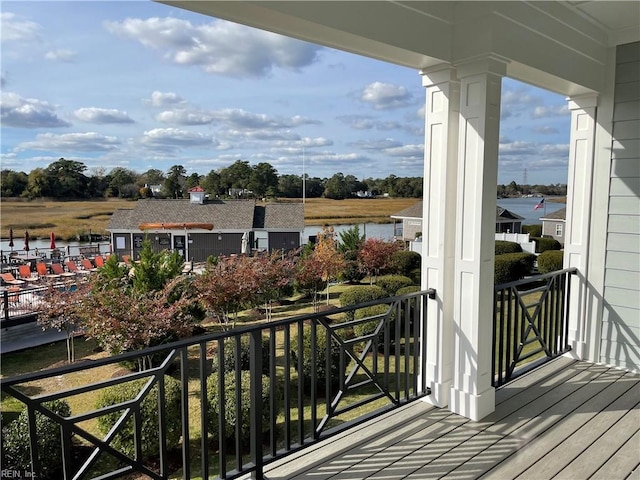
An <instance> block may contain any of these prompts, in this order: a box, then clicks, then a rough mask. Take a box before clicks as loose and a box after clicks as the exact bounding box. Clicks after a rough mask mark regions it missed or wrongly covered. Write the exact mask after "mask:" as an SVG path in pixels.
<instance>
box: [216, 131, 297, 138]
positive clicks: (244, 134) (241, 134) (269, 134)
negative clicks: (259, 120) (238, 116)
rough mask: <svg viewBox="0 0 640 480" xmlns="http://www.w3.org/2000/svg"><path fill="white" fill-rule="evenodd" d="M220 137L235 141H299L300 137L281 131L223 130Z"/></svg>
mask: <svg viewBox="0 0 640 480" xmlns="http://www.w3.org/2000/svg"><path fill="white" fill-rule="evenodd" d="M220 136H221V137H223V138H228V139H230V140H235V141H273V140H287V141H294V140H299V139H300V135H298V134H297V133H293V132H291V131H282V130H234V129H229V130H223V131H221V132H220Z"/></svg>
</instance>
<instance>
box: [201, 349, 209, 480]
mask: <svg viewBox="0 0 640 480" xmlns="http://www.w3.org/2000/svg"><path fill="white" fill-rule="evenodd" d="M199 355H200V358H199V360H200V454H201V457H200V463H201V465H202V467H201V468H202V478H209V447H208V443H209V395H208V389H207V378H208V377H209V365H208V363H209V362H208V361H207V342H200V345H199Z"/></svg>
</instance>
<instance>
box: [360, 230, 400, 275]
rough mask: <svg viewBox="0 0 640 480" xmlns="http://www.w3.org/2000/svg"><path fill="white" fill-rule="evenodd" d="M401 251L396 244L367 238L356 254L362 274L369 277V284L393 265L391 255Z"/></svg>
mask: <svg viewBox="0 0 640 480" xmlns="http://www.w3.org/2000/svg"><path fill="white" fill-rule="evenodd" d="M400 249H401V246H400V244H399V243H397V242H385V241H384V240H380V239H379V238H368V239H367V240H366V241H365V242H364V244H363V245H362V248H361V249H360V253H359V254H358V259H359V261H360V264H361V265H362V268H363V270H364V272H365V273H366V274H367V275H369V277H370V278H369V282H370V283H371V284H373V280H374V279H375V277H376V276H378V275H380V273H382V272H384V271H385V270H386V269H388V268H390V267H392V265H393V254H394V253H395V252H397V251H398V250H400Z"/></svg>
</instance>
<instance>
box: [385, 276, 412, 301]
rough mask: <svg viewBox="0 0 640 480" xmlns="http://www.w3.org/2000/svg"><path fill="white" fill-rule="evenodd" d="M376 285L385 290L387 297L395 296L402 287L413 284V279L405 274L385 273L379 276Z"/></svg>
mask: <svg viewBox="0 0 640 480" xmlns="http://www.w3.org/2000/svg"><path fill="white" fill-rule="evenodd" d="M376 285H377V286H378V287H380V288H382V289H383V290H384V291H385V293H386V294H387V297H394V296H395V295H396V292H397V291H398V290H400V289H401V288H404V287H409V286H411V285H413V280H411V279H410V278H409V277H405V276H403V275H383V276H381V277H378V279H377V280H376Z"/></svg>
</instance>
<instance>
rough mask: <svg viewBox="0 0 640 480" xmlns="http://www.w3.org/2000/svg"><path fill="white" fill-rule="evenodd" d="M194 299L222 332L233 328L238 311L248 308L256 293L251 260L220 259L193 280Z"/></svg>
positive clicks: (244, 257)
mask: <svg viewBox="0 0 640 480" xmlns="http://www.w3.org/2000/svg"><path fill="white" fill-rule="evenodd" d="M194 288H195V290H196V292H197V296H198V299H199V300H200V301H201V302H202V303H203V304H204V305H205V306H206V308H207V309H208V310H209V312H210V313H211V314H212V315H213V316H214V317H215V318H216V319H217V320H218V322H219V323H220V326H221V327H222V328H223V329H225V330H230V329H232V328H235V326H236V322H237V320H238V312H239V311H240V310H242V309H244V308H247V307H248V306H249V305H251V303H252V300H253V298H254V295H255V291H256V288H257V286H256V283H255V275H254V271H253V265H252V262H251V257H247V256H244V255H241V256H238V257H220V258H217V259H216V260H215V261H213V262H210V263H209V264H207V267H206V268H205V270H204V272H203V273H202V274H201V275H199V276H198V277H197V278H196V280H195V281H194Z"/></svg>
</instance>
